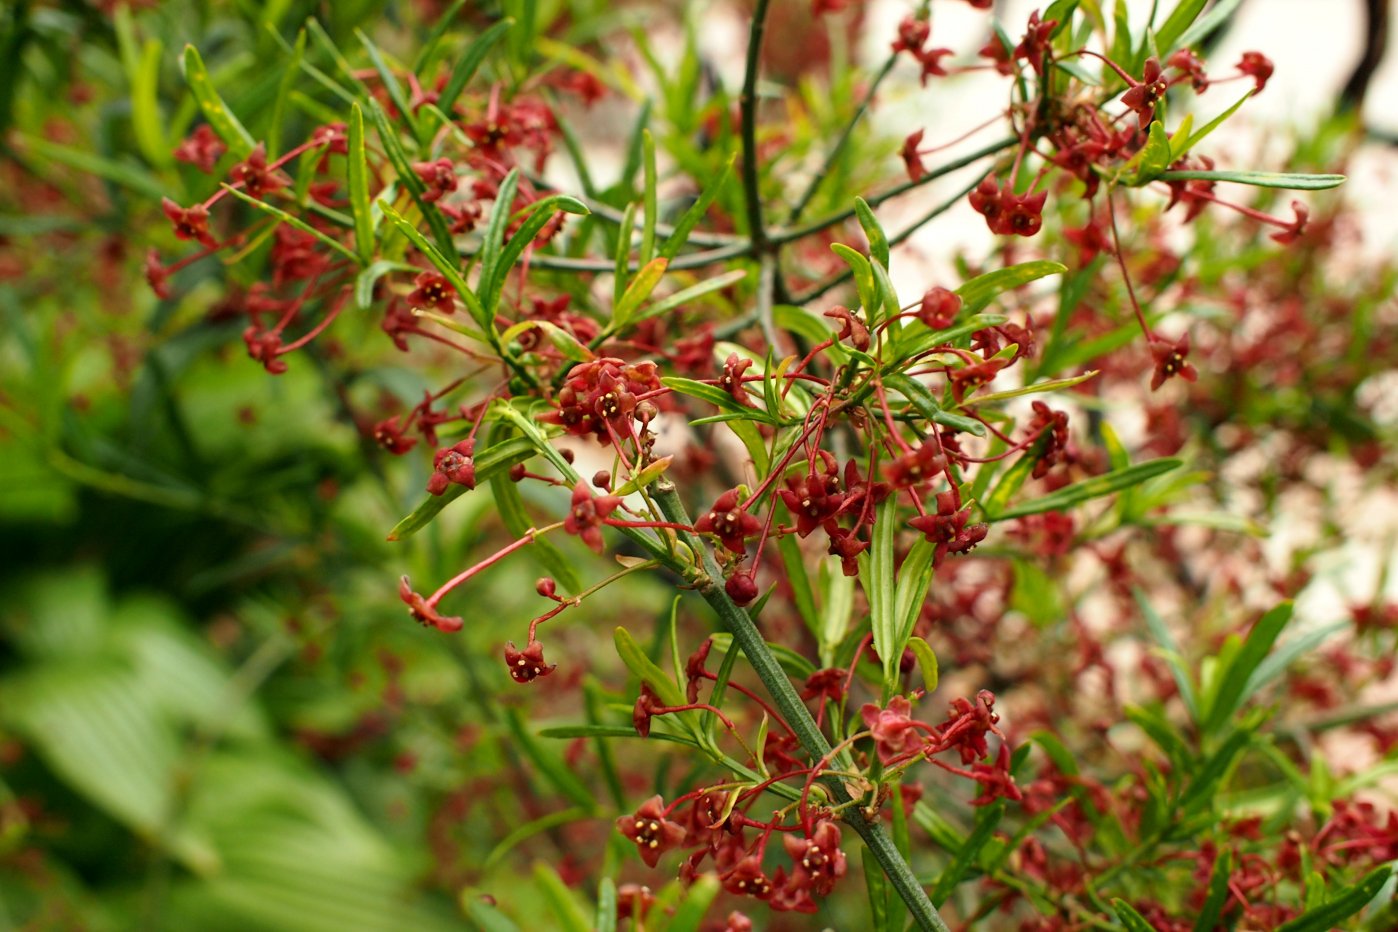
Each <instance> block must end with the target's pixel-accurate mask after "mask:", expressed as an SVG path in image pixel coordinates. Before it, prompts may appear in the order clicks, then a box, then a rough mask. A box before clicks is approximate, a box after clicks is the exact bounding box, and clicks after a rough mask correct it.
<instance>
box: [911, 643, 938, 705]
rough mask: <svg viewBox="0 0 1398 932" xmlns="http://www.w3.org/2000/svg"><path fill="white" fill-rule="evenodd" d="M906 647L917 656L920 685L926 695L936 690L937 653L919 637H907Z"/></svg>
mask: <svg viewBox="0 0 1398 932" xmlns="http://www.w3.org/2000/svg"><path fill="white" fill-rule="evenodd" d="M908 647H909V648H911V649H912V652H913V656H914V657H916V658H917V666H918V669H919V670H921V671H922V685H923V688H924V689H925V690H926V691H927V693H928V695H931V694H932V693H934V692H936V691H937V682H938V674H937V653H936V651H934V650H933V649H932V645H931V644H928V643H927V642H926V641H924V640H923V639H922V638H920V637H912V638H908Z"/></svg>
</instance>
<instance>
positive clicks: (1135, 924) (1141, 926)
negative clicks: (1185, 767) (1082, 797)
mask: <svg viewBox="0 0 1398 932" xmlns="http://www.w3.org/2000/svg"><path fill="white" fill-rule="evenodd" d="M1122 6H1125V4H1122ZM1112 909H1113V910H1115V911H1116V917H1117V918H1118V919H1120V920H1121V924H1122V925H1123V926H1125V927H1126V929H1127V932H1156V929H1155V926H1153V925H1151V924H1150V923H1149V922H1147V921H1146V917H1145V916H1142V915H1141V914H1140V913H1138V912H1137V911H1136V907H1134V906H1132V905H1131V904H1130V903H1128V902H1126V901H1125V900H1123V899H1122V898H1121V897H1115V898H1113V899H1112Z"/></svg>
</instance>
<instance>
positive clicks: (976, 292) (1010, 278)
mask: <svg viewBox="0 0 1398 932" xmlns="http://www.w3.org/2000/svg"><path fill="white" fill-rule="evenodd" d="M1066 271H1068V267H1067V266H1066V265H1063V264H1062V263H1058V262H1049V261H1046V260H1043V259H1039V260H1035V261H1033V262H1021V263H1020V264H1019V265H1012V266H1010V267H1009V268H1004V269H996V270H995V271H994V272H986V273H985V274H984V275H978V276H976V277H975V278H973V279H971V280H970V281H968V282H965V283H963V284H962V286H961V287H960V288H958V289H956V293H957V294H958V295H960V296H961V313H962V314H975V313H978V312H980V311H981V310H982V309H984V308H985V307H986V306H987V305H989V304H990V302H991V301H993V300H994V299H995V298H996V297H997V296H998V295H1001V294H1003V293H1004V292H1006V291H1010V290H1012V289H1015V288H1019V287H1021V286H1023V285H1027V284H1029V283H1030V282H1033V281H1038V280H1039V279H1041V278H1043V277H1045V276H1047V275H1058V274H1060V273H1062V272H1066Z"/></svg>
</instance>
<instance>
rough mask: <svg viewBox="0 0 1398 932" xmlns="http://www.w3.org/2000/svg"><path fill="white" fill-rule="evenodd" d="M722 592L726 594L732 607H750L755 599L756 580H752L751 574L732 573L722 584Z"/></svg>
mask: <svg viewBox="0 0 1398 932" xmlns="http://www.w3.org/2000/svg"><path fill="white" fill-rule="evenodd" d="M723 591H724V592H726V593H728V598H730V599H732V600H733V604H734V605H751V604H752V601H753V600H754V599H756V598H757V580H755V579H753V578H752V574H751V573H734V574H733V575H732V576H729V577H728V581H727V582H725V583H724V584H723Z"/></svg>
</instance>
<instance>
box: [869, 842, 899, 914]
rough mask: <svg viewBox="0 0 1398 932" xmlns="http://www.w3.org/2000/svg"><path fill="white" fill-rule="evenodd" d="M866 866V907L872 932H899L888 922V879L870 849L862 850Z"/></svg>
mask: <svg viewBox="0 0 1398 932" xmlns="http://www.w3.org/2000/svg"><path fill="white" fill-rule="evenodd" d="M860 854H861V855H862V861H863V864H864V889H865V905H867V906H868V908H869V925H870V928H871V929H872V932H898V930H896V929H894V928H893V927H892V925H891V924H890V923H889V921H888V878H887V877H885V876H884V873H883V868H882V867H880V866H879V862H878V861H876V860H874V856H873V854H872V853H870V851H869V849H868V848H861V849H860Z"/></svg>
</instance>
